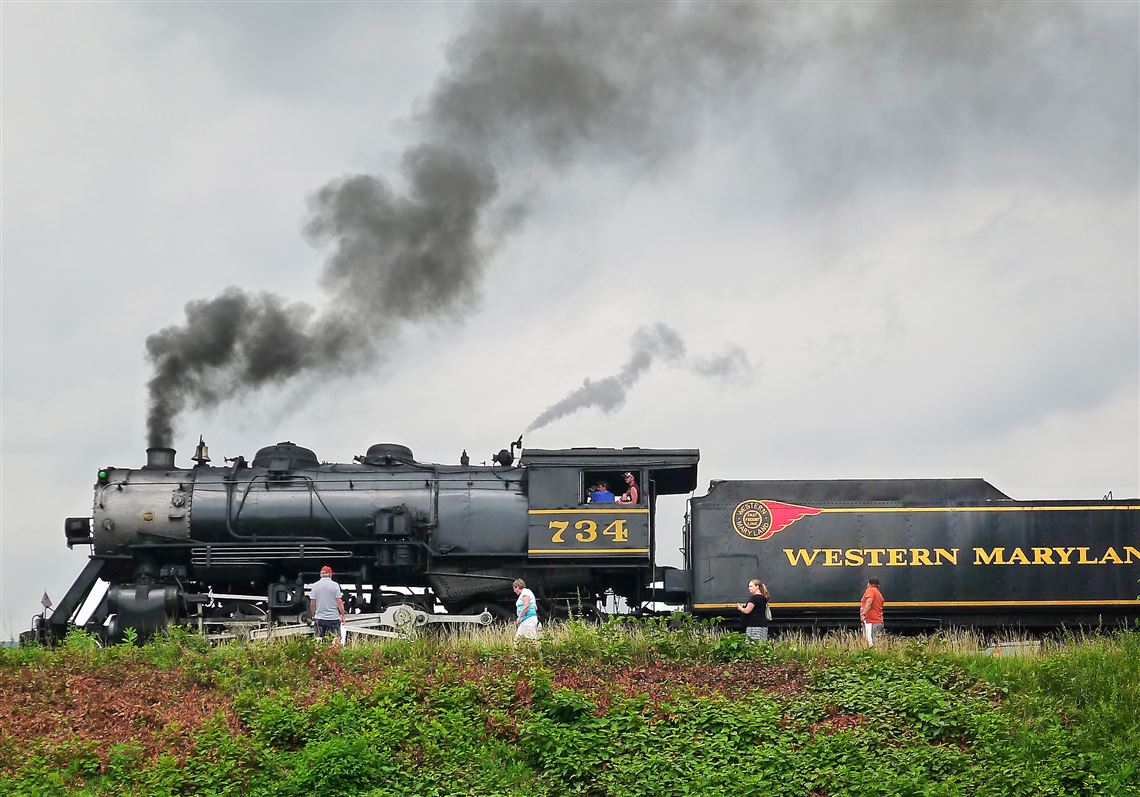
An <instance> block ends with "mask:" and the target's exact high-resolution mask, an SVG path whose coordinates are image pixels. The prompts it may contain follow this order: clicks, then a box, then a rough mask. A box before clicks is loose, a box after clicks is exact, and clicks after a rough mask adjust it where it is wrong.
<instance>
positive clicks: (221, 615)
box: [27, 438, 1140, 643]
mask: <svg viewBox="0 0 1140 797" xmlns="http://www.w3.org/2000/svg"><path fill="white" fill-rule="evenodd" d="M521 447H522V441H521V438H520V440H518V441H516V442H514V443H512V444H511V446H510V448H509V449H503V450H502V451H500V452H499V453H498V454H496V455H495V456H494V457H493V459H492V462H491V464H490V465H489V466H488V465H483V466H475V465H471V464H470V463H469V460H468V458H467V456H466V452H464V456H463V457H462V458H461V464H459V465H440V464H427V463H422V462H418V461H416V459H415V457H414V456H413V454H412V451H411V450H410V449H408V448H407V447H405V446H402V445H396V444H390V443H378V444H376V445H373V446H371V447H369V448H368V450H367V451H366V453H365V454H364V455H362V456H358V457H355V458H354V462H353V463H351V464H330V463H322V462H321V461H320V460H319V459H318V457H317V456H316V454H315V453H314V452H313V451H312V450H310V449H308V448H304V447H302V446H299V445H295V444H294V443H291V442H282V443H278V444H276V445H272V446H267V447H265V448H262V449H261V450H259V451H258V452H257V454H256V456H254V458H253V460H252V461H251V462H247V461H246V460H245V459H244V458H243V457H237V458H235V459H232V460H226V463H227V464H226V465H225V466H224V467H212V466H210V465H209V462H210V458H209V451H208V448H207V447H206V445H205V443H204V442H203V441H201V440H200V441H199V445H198V448H197V450H196V451H195V454H194V456H193V457H192V461H193V462H194V463H195V464H194V465H193V466H192V467H189V468H183V467H178V466H177V465H176V463H175V451H174V450H173V449H170V448H151V449H148V450H147V462H146V465H144V466H143V467H142V468H139V469H128V468H104V469H101V470H99V471H98V475H97V480H96V484H95V493H94V505H93V510H92V515H91V516H90V517H77V518H68V519H67V520H66V522H65V529H64V531H65V536H66V540H67V545H68V547H72V546H75V545H89V546H91V548H92V553H91V556H90V559H89V561H88V563H87V565H86V567H85V568H84V570H83V572H82V573H81V574H80V576H79V577H78V579H77V580H76V582H75V583H74V585H73V586H72V587H71V589H70V590H69V591H68V592H67V594H66V596H65V597H64V598H63V599H62V600H61V602H60V603H59V605H58V606H56V607H55V610H54V612H53V613H51V614H50V615H46V616H44V617H41V618H38V620H39V621H38V622H37V624H36V626H35V627H34V628H33V629H32V631H31V632H29V634H28V635H27V636H28V638H34V639H36V640H38V641H41V642H49V643H50V642H51V641H53V640H55V639H59V638H60V637H61V636H62V635H63V634H64V633H66V630H67V628H68V627H69V626H70V625H71V624H72V622H73V620H74V618H75V617H76V615H77V613H78V611H79V609H80V607H81V606H82V605H83V604H84V602H85V601H86V599H87V598H88V595H89V594H90V593H91V592H92V590H93V588H94V587H95V585H96V584H97V583H98V582H99V581H100V580H102V581H104V582H107V583H108V584H109V586H108V588H107V591H106V593H105V595H104V596H103V597H102V599H101V600H100V601H99V602H98V606H97V607H96V608H95V610H94V611H93V613H92V614H91V616H90V619H88V620H87V622H86V626H87V628H88V629H89V630H92V631H96V632H98V633H99V634H100V635H102V636H103V637H105V638H108V639H117V638H121V636H122V635H123V633H124V631H125V629H127V628H134V629H136V630H137V631H138V632H139V634H140V635H143V636H145V635H149V634H153V633H154V632H156V631H158V630H159V629H161V628H163V627H164V626H166V625H167V624H169V623H172V622H188V621H193V620H194V619H195V618H197V619H198V621H199V622H201V621H203V620H209V621H215V620H219V619H221V620H225V619H232V620H237V621H240V620H242V619H243V618H257V617H260V618H264V619H265V620H267V621H269V622H274V621H277V622H290V621H298V620H300V619H303V618H304V616H305V611H306V606H307V599H306V597H305V584H306V583H308V582H312V581H315V580H316V579H317V576H318V571H319V569H320V567H321V566H322V565H326V564H329V565H331V566H332V567H333V568H334V569H335V571H336V573H337V578H338V580H339V581H341V582H342V583H344V584H349V585H352V587H351V588H350V594H349V595H348V598H347V602H348V604H349V606H350V607H352V608H354V609H357V610H359V611H382V610H383V609H384V608H386V607H387V606H390V605H393V604H396V603H401V604H403V603H408V602H411V603H413V604H417V605H418V608H419V609H421V610H423V611H427V612H432V611H436V610H437V608H438V606H440V605H442V607H443V608H444V609H445V610H446V611H447V612H448V613H457V614H462V613H464V612H470V611H475V612H481V611H484V610H488V611H491V612H492V613H493V614H496V615H498V616H500V617H504V618H505V617H511V616H513V610H512V607H511V605H510V604H509V603H507V602H505V601H504V596H507V597H509V596H510V590H509V585H510V583H511V581H513V580H514V579H515V578H517V577H520V576H522V577H524V578H525V579H526V580H527V583H528V585H529V586H532V587H533V588H534V590H535V592H536V593H537V594H538V595H539V596H540V598H541V600H540V608H541V609H543V610H544V611H545V612H548V613H553V614H558V613H559V612H562V613H565V612H566V611H568V610H570V609H574V608H577V610H578V611H582V612H583V613H586V614H589V613H591V612H598V611H600V609H599V607H600V606H601V605H602V604H603V602H604V601H605V600H606V599H607V598H611V599H613V600H614V601H615V602H616V599H617V598H620V601H621V604H622V605H624V606H625V607H628V610H629V611H633V612H638V611H641V612H647V611H651V610H652V609H653V608H655V607H659V606H660V605H661V604H674V605H677V606H681V607H683V608H684V609H685V610H686V611H688V612H691V613H693V614H697V615H704V616H730V617H731V616H735V614H736V611H735V605H736V603H737V602H738V601H740V600H741V599H742V594H743V593H744V591H745V585H746V584H747V582H748V580H749V579H751V578H755V577H759V578H761V579H763V580H764V581H765V582H766V583H767V584H768V586H769V588H770V591H771V594H772V603H771V606H772V609H773V611H774V613H775V619H774V621H773V624H774V625H778V626H779V625H785V626H789V625H790V626H822V627H827V626H842V625H853V624H854V623H855V621H856V619H857V614H856V605H857V604H856V601H857V598H858V596H859V594H860V593H861V591H862V587H863V585H864V583H865V582H866V579H867V578H868V577H870V576H873V575H874V576H878V577H879V578H880V580H881V582H882V585H883V591H884V594H885V595H886V596H887V622H888V623H889V624H891V625H893V626H901V625H912V626H916V627H925V628H936V627H940V626H945V625H967V626H986V625H1008V624H1019V625H1024V626H1045V627H1055V626H1061V625H1068V624H1078V623H1080V624H1100V623H1122V622H1133V621H1135V620H1136V619H1137V618H1140V601H1138V600H1137V592H1138V587H1137V579H1138V578H1140V501H1136V500H1132V501H1121V500H1102V501H1085V502H1071V501H1038V502H1019V501H1014V500H1011V499H1010V498H1009V497H1008V496H1006V495H1004V494H1002V493H1001V492H999V491H998V490H996V489H995V488H993V487H992V486H990V485H989V484H987V483H986V482H984V481H981V480H974V479H960V480H872V481H714V482H712V484H711V485H710V488H709V491H708V493H707V494H706V495H704V496H700V497H692V498H690V499H689V502H688V511H687V512H686V516H685V525H684V532H683V533H684V549H683V553H684V561H685V564H684V566H683V567H680V568H673V567H659V566H658V565H657V563H656V555H655V551H656V543H657V516H656V503H657V499H658V497H659V496H664V495H684V494H690V493H692V492H693V491H694V490H695V488H696V485H697V463H698V460H699V457H700V455H699V452H698V451H697V450H696V449H643V448H623V449H605V448H571V449H559V450H538V449H526V450H525V451H523V452H522V456H521V458H520V460H519V462H518V464H517V465H516V464H515V449H516V448H519V449H521ZM627 473H629V474H633V476H634V479H635V481H636V483H637V484H638V485H640V494H639V496H638V499H639V500H638V501H637V502H636V503H632V502H626V503H620V502H619V503H598V502H592V501H591V500H590V498H591V494H590V488H591V487H592V486H593V485H595V484H597V483H598V482H601V481H605V482H608V483H609V484H620V483H622V481H623V477H624V476H625V474H627ZM409 593H411V594H409Z"/></svg>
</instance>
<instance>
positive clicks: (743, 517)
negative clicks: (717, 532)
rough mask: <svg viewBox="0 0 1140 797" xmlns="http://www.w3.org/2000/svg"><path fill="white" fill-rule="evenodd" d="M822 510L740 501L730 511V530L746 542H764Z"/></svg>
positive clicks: (778, 502) (755, 501) (766, 502)
mask: <svg viewBox="0 0 1140 797" xmlns="http://www.w3.org/2000/svg"><path fill="white" fill-rule="evenodd" d="M822 511H823V510H822V509H813V508H812V507H810V506H799V505H798V504H785V503H783V502H781V501H757V500H754V499H750V500H748V501H741V502H740V503H739V504H737V505H736V509H734V510H732V528H733V530H734V531H735V532H736V533H737V534H739V535H740V536H741V537H743V538H744V539H746V540H766V539H768V538H769V537H771V536H772V535H773V534H775V533H776V532H777V531H783V530H784V529H786V528H787V527H788V526H790V525H792V524H793V523H795V522H796V521H797V520H799V519H800V518H803V517H806V516H808V515H818V514H819V513H820V512H822Z"/></svg>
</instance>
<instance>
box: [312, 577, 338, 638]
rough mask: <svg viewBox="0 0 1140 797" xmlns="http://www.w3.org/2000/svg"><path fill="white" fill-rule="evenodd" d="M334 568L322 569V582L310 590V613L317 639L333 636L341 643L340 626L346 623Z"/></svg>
mask: <svg viewBox="0 0 1140 797" xmlns="http://www.w3.org/2000/svg"><path fill="white" fill-rule="evenodd" d="M332 574H333V571H332V568H331V567H329V566H328V565H325V566H324V567H322V568H321V580H320V581H318V582H317V583H316V584H313V586H312V587H311V588H310V590H309V612H310V613H311V614H312V615H313V622H314V624H315V625H316V634H317V639H321V638H322V637H324V635H325V634H330V633H331V634H333V635H334V636H335V638H336V640H337V641H338V642H339V641H340V624H341V623H342V622H344V601H343V600H342V599H341V591H340V584H338V583H336V582H335V581H333V579H332Z"/></svg>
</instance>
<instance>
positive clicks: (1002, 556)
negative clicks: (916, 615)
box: [783, 545, 1140, 567]
mask: <svg viewBox="0 0 1140 797" xmlns="http://www.w3.org/2000/svg"><path fill="white" fill-rule="evenodd" d="M783 552H784V556H786V557H787V559H788V564H790V565H791V566H792V567H939V566H942V565H957V564H958V563H959V561H960V560H961V561H962V563H963V564H966V563H969V564H974V565H983V566H990V565H1031V566H1032V565H1038V566H1041V565H1043V566H1049V565H1130V564H1133V563H1134V562H1140V548H1133V547H1132V546H1131V545H1121V546H1116V547H1113V546H1109V547H1106V548H1098V549H1095V550H1094V549H1093V548H1091V547H1089V546H1076V545H1074V546H1053V547H1051V548H1039V547H1033V548H1020V547H1015V548H1010V547H1004V546H1003V547H992V548H971V549H966V551H963V550H962V549H960V548H784V549H783ZM963 553H965V556H962V554H963Z"/></svg>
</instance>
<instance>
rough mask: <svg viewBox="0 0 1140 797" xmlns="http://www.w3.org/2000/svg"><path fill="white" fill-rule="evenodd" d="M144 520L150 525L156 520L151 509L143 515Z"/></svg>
mask: <svg viewBox="0 0 1140 797" xmlns="http://www.w3.org/2000/svg"><path fill="white" fill-rule="evenodd" d="M142 519H143V520H145V521H146V522H147V523H150V522H151V521H152V520H154V512H152V511H150V510H149V509H148V510H146V511H145V512H143V513H142Z"/></svg>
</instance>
